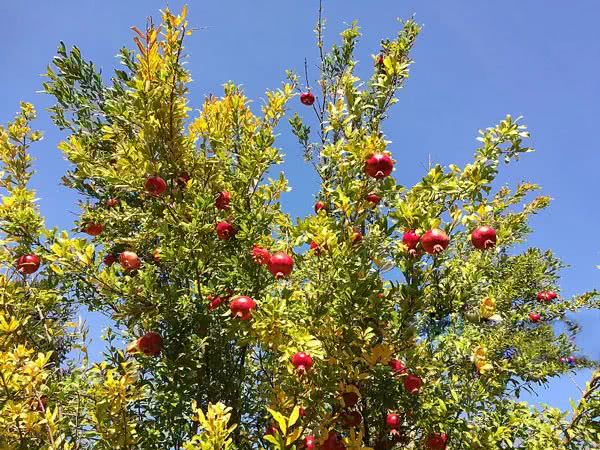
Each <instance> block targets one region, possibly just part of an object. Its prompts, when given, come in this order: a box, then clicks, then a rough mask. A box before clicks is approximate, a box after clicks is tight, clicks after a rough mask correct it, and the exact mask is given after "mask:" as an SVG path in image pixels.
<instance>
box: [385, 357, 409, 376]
mask: <svg viewBox="0 0 600 450" xmlns="http://www.w3.org/2000/svg"><path fill="white" fill-rule="evenodd" d="M388 366H390V369H392V372H394V373H395V374H398V375H402V374H404V373H406V366H405V365H404V364H402V361H400V360H399V359H390V360H389V361H388Z"/></svg>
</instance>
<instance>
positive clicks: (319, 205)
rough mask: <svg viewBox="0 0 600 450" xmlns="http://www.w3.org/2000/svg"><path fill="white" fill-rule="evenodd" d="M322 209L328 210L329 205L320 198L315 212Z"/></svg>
mask: <svg viewBox="0 0 600 450" xmlns="http://www.w3.org/2000/svg"><path fill="white" fill-rule="evenodd" d="M321 210H323V211H327V206H326V205H325V203H323V202H322V201H321V200H319V201H318V202H317V203H315V214H318V213H319V211H321Z"/></svg>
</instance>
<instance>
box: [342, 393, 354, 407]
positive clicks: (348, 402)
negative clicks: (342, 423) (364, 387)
mask: <svg viewBox="0 0 600 450" xmlns="http://www.w3.org/2000/svg"><path fill="white" fill-rule="evenodd" d="M342 400H343V401H344V407H346V408H353V407H354V406H355V405H356V404H357V403H358V394H357V393H356V392H352V391H350V392H344V393H343V394H342Z"/></svg>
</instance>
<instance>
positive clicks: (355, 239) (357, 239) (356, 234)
mask: <svg viewBox="0 0 600 450" xmlns="http://www.w3.org/2000/svg"><path fill="white" fill-rule="evenodd" d="M363 238H364V236H363V234H362V233H361V232H360V230H354V231H353V232H352V245H358V244H360V243H361V242H362V241H363Z"/></svg>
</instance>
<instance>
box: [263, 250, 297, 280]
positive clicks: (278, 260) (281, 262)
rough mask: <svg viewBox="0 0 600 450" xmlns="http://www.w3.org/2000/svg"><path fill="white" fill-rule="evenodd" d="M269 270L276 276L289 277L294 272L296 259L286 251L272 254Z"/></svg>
mask: <svg viewBox="0 0 600 450" xmlns="http://www.w3.org/2000/svg"><path fill="white" fill-rule="evenodd" d="M268 268H269V272H271V273H272V274H273V275H274V276H275V277H276V278H283V277H287V276H288V275H289V274H290V273H292V269H293V268H294V260H293V259H292V257H291V256H289V255H288V254H287V253H284V252H277V253H273V254H272V255H271V258H270V259H269V266H268Z"/></svg>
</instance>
